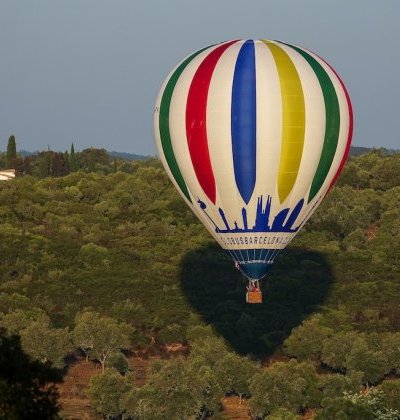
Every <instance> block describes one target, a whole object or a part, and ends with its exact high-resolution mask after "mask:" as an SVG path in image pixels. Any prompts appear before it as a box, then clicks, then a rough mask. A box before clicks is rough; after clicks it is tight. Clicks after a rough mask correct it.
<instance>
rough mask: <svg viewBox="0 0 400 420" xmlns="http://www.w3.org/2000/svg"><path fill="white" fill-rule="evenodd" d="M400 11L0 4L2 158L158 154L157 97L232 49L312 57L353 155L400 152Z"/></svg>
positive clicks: (340, 3) (360, 1) (313, 4)
mask: <svg viewBox="0 0 400 420" xmlns="http://www.w3.org/2000/svg"><path fill="white" fill-rule="evenodd" d="M399 18H400V0H380V1H377V0H331V1H328V0H301V1H300V0H274V1H268V0H262V1H261V0H260V1H258V0H247V1H245V0H242V1H237V0H197V1H191V0H158V1H156V0H140V1H139V0H113V1H112V0H108V1H105V0H35V1H33V0H26V1H23V0H21V1H20V0H0V59H1V65H0V69H1V70H0V150H4V149H5V148H6V144H7V139H8V137H9V135H10V134H11V133H13V134H15V135H16V138H17V145H18V148H20V149H27V150H32V151H33V150H38V149H45V148H47V146H48V145H49V146H50V148H51V149H53V150H65V149H66V148H69V146H70V144H71V142H72V141H73V142H74V144H75V148H76V149H78V150H81V149H83V148H86V147H90V146H93V147H104V148H107V149H109V150H118V151H127V152H134V153H140V154H155V145H154V141H153V129H152V116H153V106H154V101H155V98H156V95H157V92H158V90H159V87H160V85H161V83H162V81H163V80H164V78H165V77H166V75H167V74H168V73H169V71H170V70H171V69H172V67H174V66H175V64H177V62H178V61H180V60H181V59H183V58H184V57H185V56H187V55H188V54H190V53H191V52H193V51H195V50H197V49H200V48H202V47H204V46H206V45H210V44H213V43H215V42H219V41H223V40H227V39H233V38H267V39H279V40H282V41H286V42H289V43H293V44H298V45H301V46H304V47H306V48H309V49H310V50H312V51H314V52H316V53H318V54H319V55H321V56H322V57H324V58H325V59H326V60H327V61H328V62H330V64H332V65H333V66H334V67H335V69H336V70H337V71H338V73H339V74H340V75H341V77H342V78H343V80H344V82H345V84H346V86H347V87H348V90H349V93H350V95H351V98H352V102H353V107H354V112H355V137H354V140H353V144H355V145H358V146H384V147H388V148H400V134H399V128H398V127H399V123H400V82H399V80H400V24H399Z"/></svg>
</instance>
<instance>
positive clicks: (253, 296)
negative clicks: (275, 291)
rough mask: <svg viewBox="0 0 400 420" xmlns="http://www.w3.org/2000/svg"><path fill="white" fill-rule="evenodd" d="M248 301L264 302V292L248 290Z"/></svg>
mask: <svg viewBox="0 0 400 420" xmlns="http://www.w3.org/2000/svg"><path fill="white" fill-rule="evenodd" d="M246 302H247V303H262V293H261V292H247V294H246Z"/></svg>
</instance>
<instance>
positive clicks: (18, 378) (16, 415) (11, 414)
mask: <svg viewBox="0 0 400 420" xmlns="http://www.w3.org/2000/svg"><path fill="white" fill-rule="evenodd" d="M61 380H62V375H61V372H60V371H59V370H57V369H54V368H51V367H50V366H49V365H48V364H42V363H40V362H38V361H32V360H31V358H30V357H29V356H27V355H26V353H24V352H23V350H22V348H21V342H20V339H19V337H18V336H15V335H13V336H8V335H6V332H5V330H3V329H1V328H0V418H1V419H7V420H19V419H28V418H29V419H38V420H41V419H42V420H45V419H47V420H48V419H58V418H59V417H58V415H57V413H58V392H57V388H56V386H55V383H58V382H61Z"/></svg>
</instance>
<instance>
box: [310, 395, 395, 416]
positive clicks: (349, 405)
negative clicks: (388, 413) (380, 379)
mask: <svg viewBox="0 0 400 420" xmlns="http://www.w3.org/2000/svg"><path fill="white" fill-rule="evenodd" d="M328 419H332V420H336V419H337V420H339V419H343V420H347V419H348V420H373V419H375V416H374V413H373V412H372V411H371V410H369V409H368V408H366V407H364V406H362V405H360V404H357V403H355V402H352V401H350V400H347V399H344V398H334V399H332V398H325V399H324V400H323V401H322V409H321V410H318V412H317V415H316V416H315V420H328ZM393 420H394V419H393Z"/></svg>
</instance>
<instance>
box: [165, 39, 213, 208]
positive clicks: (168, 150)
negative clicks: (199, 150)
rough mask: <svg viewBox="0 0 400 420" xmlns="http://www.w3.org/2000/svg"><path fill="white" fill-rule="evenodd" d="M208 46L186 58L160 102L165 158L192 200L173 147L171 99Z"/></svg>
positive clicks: (169, 81) (174, 74)
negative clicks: (186, 69) (193, 63)
mask: <svg viewBox="0 0 400 420" xmlns="http://www.w3.org/2000/svg"><path fill="white" fill-rule="evenodd" d="M207 48H210V47H206V48H203V49H201V50H200V51H197V52H195V53H194V54H192V55H191V56H190V57H188V58H187V59H186V60H184V61H183V62H182V63H181V64H180V65H179V67H178V68H177V69H176V70H175V71H174V73H173V74H172V76H171V77H170V79H169V80H168V82H167V85H166V86H165V89H164V92H163V96H162V98H161V104H160V117H159V120H158V121H159V129H160V137H161V144H162V148H163V151H164V156H165V159H166V160H167V163H168V166H169V169H170V170H171V172H172V175H173V177H174V179H175V181H176V183H177V184H178V185H179V188H180V189H181V191H182V193H183V194H184V195H185V197H186V198H187V199H188V200H189V201H190V202H192V200H191V199H190V195H189V191H188V189H187V186H186V183H185V180H184V179H183V176H182V173H181V171H180V169H179V166H178V162H177V161H176V158H175V154H174V149H173V147H172V142H171V133H170V129H169V111H170V106H171V99H172V94H173V92H174V89H175V86H176V84H177V82H178V79H179V77H180V75H181V74H182V72H183V71H184V70H185V68H186V67H187V66H188V64H189V63H190V62H191V61H192V60H193V59H194V58H195V57H196V56H197V55H199V54H200V53H201V52H203V51H204V50H206V49H207Z"/></svg>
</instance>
